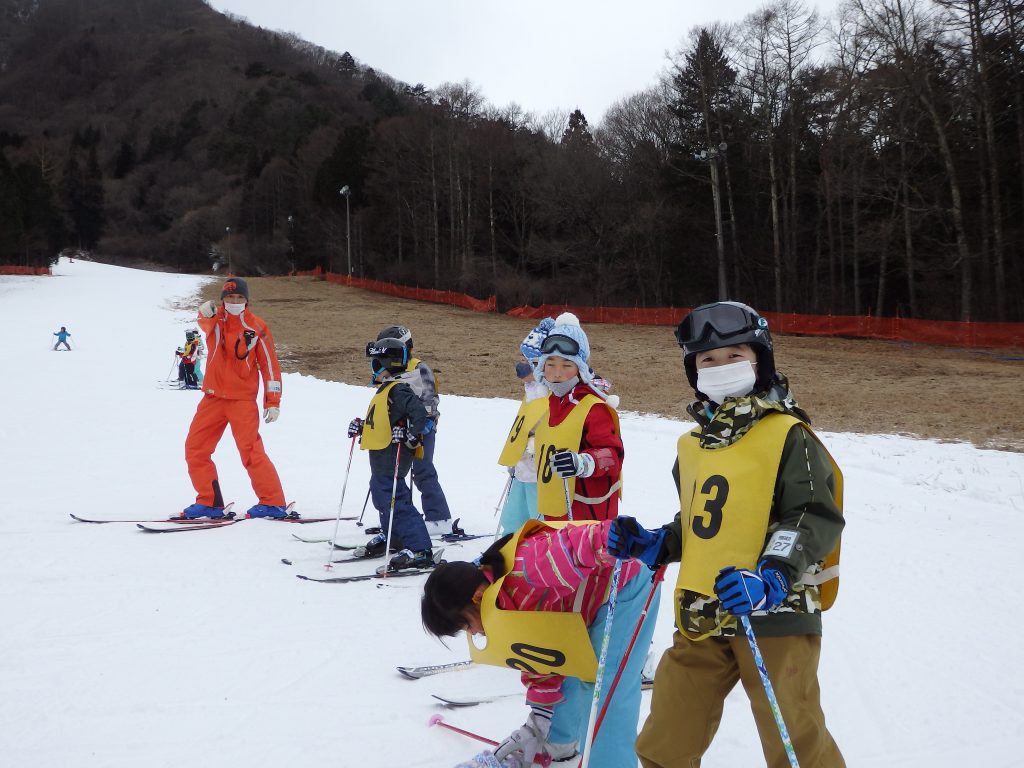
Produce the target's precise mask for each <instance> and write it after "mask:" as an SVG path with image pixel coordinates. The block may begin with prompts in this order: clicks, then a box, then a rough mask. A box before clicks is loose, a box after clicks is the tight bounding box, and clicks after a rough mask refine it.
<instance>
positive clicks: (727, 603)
mask: <svg viewBox="0 0 1024 768" xmlns="http://www.w3.org/2000/svg"><path fill="white" fill-rule="evenodd" d="M788 593H789V579H788V578H786V574H784V573H783V572H782V571H781V570H780V569H779V568H776V567H775V566H773V565H772V564H771V563H769V562H768V561H767V560H762V561H761V562H760V563H758V564H757V570H756V571H751V570H748V569H746V568H740V569H739V570H737V569H736V568H735V567H733V566H731V565H730V566H729V567H728V568H723V569H722V570H721V571H719V572H718V578H717V579H715V594H716V595H717V596H718V599H719V600H721V601H722V607H723V608H725V610H727V611H729V613H731V614H733V615H735V616H747V615H749V614H750V613H753V612H754V611H770V610H771V609H772V608H774V607H776V606H777V605H780V604H781V603H782V601H783V600H785V599H786V595H787V594H788Z"/></svg>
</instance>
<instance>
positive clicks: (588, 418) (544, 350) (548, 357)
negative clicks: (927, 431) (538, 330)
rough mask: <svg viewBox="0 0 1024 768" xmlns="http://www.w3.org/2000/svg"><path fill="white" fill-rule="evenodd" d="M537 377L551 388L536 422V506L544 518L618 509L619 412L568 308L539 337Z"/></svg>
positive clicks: (601, 515)
mask: <svg viewBox="0 0 1024 768" xmlns="http://www.w3.org/2000/svg"><path fill="white" fill-rule="evenodd" d="M537 371H538V378H539V380H540V381H541V383H543V384H544V385H545V386H546V387H547V388H548V389H549V390H550V392H551V394H550V396H549V397H548V416H547V418H546V419H542V420H541V422H540V424H538V426H537V431H536V435H535V438H534V442H535V445H536V456H537V508H538V511H539V512H540V513H541V514H542V515H543V516H544V518H545V519H547V520H555V519H563V518H566V517H569V518H571V519H573V520H610V519H612V518H614V517H617V516H618V514H619V495H620V492H621V488H622V481H621V478H620V475H621V473H622V459H623V455H624V450H623V447H622V438H621V435H620V432H619V415H618V413H617V412H616V410H615V408H614V407H613V405H612V403H610V402H609V401H608V397H607V395H605V393H604V392H603V391H602V390H600V389H598V388H597V387H595V386H594V384H593V372H592V371H591V370H590V341H589V340H588V339H587V334H586V333H584V332H583V329H582V328H581V327H580V321H579V319H577V317H576V315H574V314H572V313H571V312H566V313H563V314H561V315H559V316H558V317H557V318H555V325H554V327H553V328H551V330H550V331H548V334H547V336H546V337H545V338H544V341H543V342H542V343H541V355H540V358H538V361H537Z"/></svg>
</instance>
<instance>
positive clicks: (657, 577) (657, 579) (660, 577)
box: [594, 565, 665, 739]
mask: <svg viewBox="0 0 1024 768" xmlns="http://www.w3.org/2000/svg"><path fill="white" fill-rule="evenodd" d="M664 579H665V566H664V565H663V566H661V568H659V569H658V570H657V571H656V572H655V574H654V583H653V584H652V585H651V592H650V594H649V595H647V602H646V603H644V609H643V611H641V612H640V620H639V621H638V622H637V623H636V629H634V630H633V637H631V638H630V640H629V645H628V646H626V652H625V654H623V656H622V663H621V664H619V670H618V672H616V673H615V679H614V680H612V684H611V686H609V688H608V695H607V696H605V699H604V704H602V705H601V713H600V714H599V715H598V716H597V724H596V725H595V726H594V738H595V739H596V738H597V732H598V730H600V728H601V722H602V721H603V720H604V716H605V713H606V712H607V711H608V705H609V704H610V703H611V700H612V694H614V693H615V688H616V686H618V684H619V680H620V679H621V678H622V673H623V671H625V669H626V662H627V661H628V660H629V654H630V653H632V651H633V646H634V645H636V639H637V638H638V637H639V636H640V630H641V629H642V628H643V626H644V619H646V618H647V612H648V611H649V610H650V608H651V603H652V602H653V601H654V595H655V594H656V593H657V591H658V585H659V584H661V582H662V581H664Z"/></svg>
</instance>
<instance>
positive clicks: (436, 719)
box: [427, 715, 551, 768]
mask: <svg viewBox="0 0 1024 768" xmlns="http://www.w3.org/2000/svg"><path fill="white" fill-rule="evenodd" d="M435 725H440V726H441V727H442V728H447V729H448V730H449V731H454V732H455V733H458V734H461V735H463V736H468V737H469V738H471V739H476V740H477V741H479V742H483V743H484V744H489V745H490V746H492V747H497V746H499V744H498V742H496V741H494V740H493V739H488V738H487V737H486V736H481V735H480V734H479V733H473V732H472V731H466V730H463V729H462V728H457V727H455V726H454V725H452V724H451V723H447V722H445V719H444V718H443V717H442V716H441V715H434V716H433V717H431V718H430V719H429V720H428V721H427V726H428V727H433V726H435ZM533 762H534V763H536V764H537V765H542V766H544V767H545V768H547V766H549V765H551V755H549V754H548V753H547V752H542V753H539V754H537V755H535V756H534V758H533Z"/></svg>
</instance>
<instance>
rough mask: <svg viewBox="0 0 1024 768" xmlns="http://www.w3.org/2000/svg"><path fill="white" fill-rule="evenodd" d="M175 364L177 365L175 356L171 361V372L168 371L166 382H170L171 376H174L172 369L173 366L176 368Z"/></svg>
mask: <svg viewBox="0 0 1024 768" xmlns="http://www.w3.org/2000/svg"><path fill="white" fill-rule="evenodd" d="M177 364H178V356H177V355H175V356H174V359H173V360H171V370H169V371H168V372H167V380H168V381H170V380H171V376H173V375H174V367H175V366H176V365H177Z"/></svg>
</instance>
